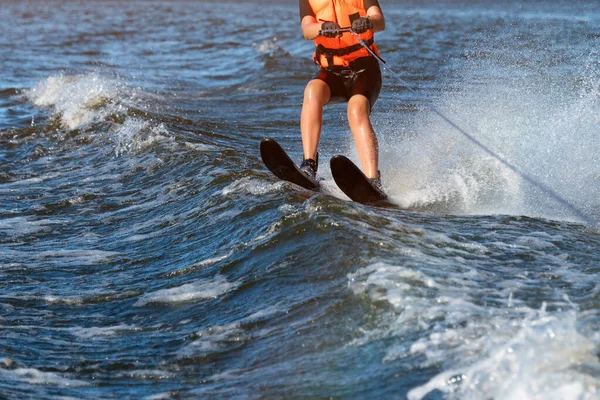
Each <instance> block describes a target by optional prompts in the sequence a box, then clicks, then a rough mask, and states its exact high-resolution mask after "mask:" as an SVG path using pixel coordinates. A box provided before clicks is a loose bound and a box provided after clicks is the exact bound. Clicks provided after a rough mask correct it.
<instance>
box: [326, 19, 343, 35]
mask: <svg viewBox="0 0 600 400" xmlns="http://www.w3.org/2000/svg"><path fill="white" fill-rule="evenodd" d="M321 35H323V36H325V37H326V38H331V39H333V38H336V37H341V36H342V32H340V26H339V25H338V24H337V22H331V21H325V22H323V23H322V24H321Z"/></svg>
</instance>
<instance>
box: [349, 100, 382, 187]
mask: <svg viewBox="0 0 600 400" xmlns="http://www.w3.org/2000/svg"><path fill="white" fill-rule="evenodd" d="M370 110H371V105H370V103H369V100H368V99H367V98H366V97H365V96H364V95H362V94H355V95H354V96H352V97H351V98H350V100H349V101H348V123H349V125H350V130H351V131H352V135H353V136H354V144H355V146H356V151H357V152H358V158H359V160H360V164H361V166H362V170H363V172H364V174H365V175H366V176H367V178H377V177H378V176H379V172H378V169H379V144H378V143H377V137H376V136H375V132H374V131H373V126H372V125H371V121H370V120H369V114H370Z"/></svg>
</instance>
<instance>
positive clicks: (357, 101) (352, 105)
mask: <svg viewBox="0 0 600 400" xmlns="http://www.w3.org/2000/svg"><path fill="white" fill-rule="evenodd" d="M369 110H370V108H369V100H367V98H366V97H364V96H360V97H359V96H354V97H352V98H351V99H350V101H349V102H348V121H349V122H350V123H351V124H359V125H361V124H364V123H369Z"/></svg>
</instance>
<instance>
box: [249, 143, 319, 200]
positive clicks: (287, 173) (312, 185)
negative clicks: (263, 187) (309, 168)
mask: <svg viewBox="0 0 600 400" xmlns="http://www.w3.org/2000/svg"><path fill="white" fill-rule="evenodd" d="M260 156H261V157H262V160H263V162H264V163H265V165H266V167H267V168H268V169H269V171H271V172H272V173H273V174H274V175H275V176H276V177H278V178H279V179H282V180H284V181H288V182H291V183H295V184H296V185H299V186H302V187H303V188H306V189H310V190H317V189H318V188H319V183H318V182H317V181H316V180H314V179H311V178H309V177H308V176H307V175H306V174H305V173H304V172H302V171H300V169H299V168H298V167H297V166H296V163H294V161H292V159H291V158H290V157H289V156H288V155H287V153H286V152H285V150H283V148H282V147H281V146H280V145H279V143H277V142H276V141H275V140H273V139H268V138H267V139H263V140H261V142H260Z"/></svg>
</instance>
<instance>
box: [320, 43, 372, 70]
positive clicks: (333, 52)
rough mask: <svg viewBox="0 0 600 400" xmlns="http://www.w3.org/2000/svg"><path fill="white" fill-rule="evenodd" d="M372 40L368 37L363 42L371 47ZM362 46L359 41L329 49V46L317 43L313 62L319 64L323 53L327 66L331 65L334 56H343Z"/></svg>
mask: <svg viewBox="0 0 600 400" xmlns="http://www.w3.org/2000/svg"><path fill="white" fill-rule="evenodd" d="M374 42H375V40H374V38H370V39H368V40H366V41H365V44H366V45H367V46H369V47H371V45H372V44H373V43H374ZM362 48H363V45H362V44H360V43H356V44H353V45H352V46H348V47H342V48H339V49H330V48H327V47H325V46H323V45H322V44H319V45H318V46H317V49H316V51H315V64H318V65H320V64H321V63H320V60H321V56H322V55H324V56H325V59H326V60H327V67H332V66H333V57H334V56H338V57H343V56H346V55H348V54H351V53H354V52H355V51H358V50H361V49H362Z"/></svg>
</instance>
